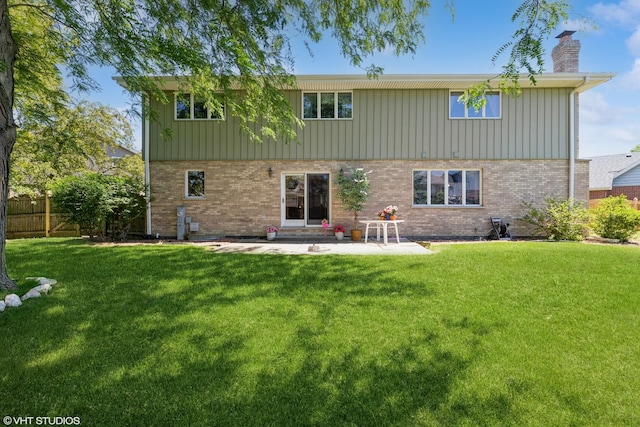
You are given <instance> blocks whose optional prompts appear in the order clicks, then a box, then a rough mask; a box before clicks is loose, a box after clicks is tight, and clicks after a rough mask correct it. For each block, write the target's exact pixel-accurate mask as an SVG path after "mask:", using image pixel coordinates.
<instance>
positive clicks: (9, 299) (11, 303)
mask: <svg viewBox="0 0 640 427" xmlns="http://www.w3.org/2000/svg"><path fill="white" fill-rule="evenodd" d="M4 303H5V305H6V306H7V307H18V306H20V305H22V301H21V300H20V297H19V296H18V295H16V294H9V295H7V296H6V297H4Z"/></svg>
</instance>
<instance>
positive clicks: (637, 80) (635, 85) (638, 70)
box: [620, 58, 640, 92]
mask: <svg viewBox="0 0 640 427" xmlns="http://www.w3.org/2000/svg"><path fill="white" fill-rule="evenodd" d="M620 83H621V84H622V85H624V86H625V87H626V89H627V90H629V91H634V92H635V91H640V58H636V60H635V63H634V64H633V67H632V68H631V71H629V72H628V73H625V74H623V75H621V76H620Z"/></svg>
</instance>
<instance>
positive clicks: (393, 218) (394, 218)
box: [389, 215, 397, 221]
mask: <svg viewBox="0 0 640 427" xmlns="http://www.w3.org/2000/svg"><path fill="white" fill-rule="evenodd" d="M396 218H397V217H396V216H395V215H389V219H390V220H391V221H395V220H396Z"/></svg>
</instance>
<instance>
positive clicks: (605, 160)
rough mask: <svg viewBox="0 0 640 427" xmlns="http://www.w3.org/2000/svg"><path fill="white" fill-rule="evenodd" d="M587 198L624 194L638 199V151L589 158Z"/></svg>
mask: <svg viewBox="0 0 640 427" xmlns="http://www.w3.org/2000/svg"><path fill="white" fill-rule="evenodd" d="M590 160H591V162H590V164H589V199H590V200H597V199H604V198H606V197H609V196H620V195H621V194H624V195H625V196H627V199H628V200H633V199H634V198H638V199H640V153H626V154H614V155H611V156H598V157H593V158H591V159H590Z"/></svg>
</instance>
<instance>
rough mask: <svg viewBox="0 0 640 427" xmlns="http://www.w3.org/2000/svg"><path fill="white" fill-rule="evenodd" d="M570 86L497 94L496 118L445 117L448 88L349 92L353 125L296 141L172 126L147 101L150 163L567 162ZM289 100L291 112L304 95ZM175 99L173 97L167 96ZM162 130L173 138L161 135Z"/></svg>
mask: <svg viewBox="0 0 640 427" xmlns="http://www.w3.org/2000/svg"><path fill="white" fill-rule="evenodd" d="M569 92H570V90H569V89H526V90H523V92H522V95H520V96H519V97H517V98H512V97H510V96H507V95H504V94H503V96H502V117H501V118H500V119H467V120H463V119H453V120H452V119H449V91H447V90H413V89H411V90H410V89H403V90H354V91H353V108H354V110H353V119H352V120H307V121H305V126H304V128H303V129H301V130H299V131H298V135H299V139H300V143H298V144H296V143H290V144H284V143H282V142H274V141H267V142H264V143H262V144H256V143H252V142H250V141H249V138H247V136H246V135H244V134H242V133H241V132H240V130H239V124H238V120H237V119H235V118H234V117H233V116H232V115H231V114H227V119H226V120H225V121H213V120H212V121H197V120H193V121H189V120H187V121H176V120H174V119H173V103H171V104H169V105H166V106H162V105H159V104H158V103H154V102H152V103H151V107H152V108H154V109H156V110H157V111H158V112H159V119H158V121H157V122H152V123H151V126H150V132H149V133H150V150H149V152H150V159H151V160H331V159H337V160H349V159H363V160H384V159H395V160H400V159H467V160H473V159H495V160H500V159H559V158H560V159H564V158H568V142H567V141H568V114H569ZM287 96H288V98H289V100H290V102H291V104H292V105H293V106H294V108H295V109H296V111H298V112H300V111H301V108H302V102H301V93H300V92H299V91H290V92H288V93H287ZM170 99H173V96H170ZM164 128H167V129H169V130H170V132H171V134H172V138H171V139H165V138H163V137H162V129H164Z"/></svg>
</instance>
